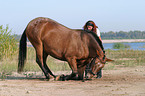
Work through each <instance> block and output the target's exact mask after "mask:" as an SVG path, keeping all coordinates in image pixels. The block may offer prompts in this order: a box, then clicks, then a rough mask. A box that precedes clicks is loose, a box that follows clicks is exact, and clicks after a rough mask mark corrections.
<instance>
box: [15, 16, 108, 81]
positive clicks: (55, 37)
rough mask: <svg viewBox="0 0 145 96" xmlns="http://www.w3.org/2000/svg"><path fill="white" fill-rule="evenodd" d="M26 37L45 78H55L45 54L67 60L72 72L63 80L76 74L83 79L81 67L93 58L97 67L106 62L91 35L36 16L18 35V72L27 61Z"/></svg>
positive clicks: (84, 66) (69, 78) (83, 68)
mask: <svg viewBox="0 0 145 96" xmlns="http://www.w3.org/2000/svg"><path fill="white" fill-rule="evenodd" d="M27 38H28V39H29V41H30V42H31V44H32V45H33V47H34V49H35V51H36V62H37V63H38V65H39V67H40V68H41V70H42V71H43V73H44V75H45V77H46V79H48V80H49V79H50V75H51V76H53V77H54V78H56V76H55V75H54V74H53V73H52V72H51V70H50V68H49V67H48V66H47V64H46V59H47V57H48V55H50V56H52V57H54V58H56V59H59V60H62V61H67V62H68V64H69V66H70V68H71V70H72V73H71V74H70V75H68V76H65V80H71V79H72V78H73V77H76V76H78V77H77V79H78V80H84V70H85V68H86V65H87V64H88V63H89V62H90V61H91V59H92V58H94V59H96V61H98V62H100V64H101V66H100V67H98V68H99V69H101V68H103V66H104V64H105V63H106V61H109V59H108V58H106V56H105V54H104V53H103V51H102V48H101V47H100V46H99V43H98V42H97V41H96V39H95V37H94V36H93V35H92V34H90V33H88V32H86V31H84V30H75V29H70V28H68V27H66V26H64V25H62V24H60V23H58V22H56V21H54V20H52V19H50V18H45V17H38V18H35V19H33V20H31V21H30V22H29V23H28V25H27V27H26V28H25V30H24V32H23V34H22V36H21V39H20V43H19V58H18V73H20V72H22V71H23V68H24V64H25V61H26V51H27ZM96 57H97V58H96Z"/></svg>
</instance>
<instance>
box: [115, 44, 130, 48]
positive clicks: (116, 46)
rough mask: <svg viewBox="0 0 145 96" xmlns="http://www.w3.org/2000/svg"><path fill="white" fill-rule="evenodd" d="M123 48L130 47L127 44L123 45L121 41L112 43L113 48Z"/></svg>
mask: <svg viewBox="0 0 145 96" xmlns="http://www.w3.org/2000/svg"><path fill="white" fill-rule="evenodd" d="M124 48H130V46H129V45H125V44H123V43H114V45H113V49H124Z"/></svg>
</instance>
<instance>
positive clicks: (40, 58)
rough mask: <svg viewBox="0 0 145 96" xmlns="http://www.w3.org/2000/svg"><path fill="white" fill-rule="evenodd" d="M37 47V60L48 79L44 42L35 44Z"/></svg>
mask: <svg viewBox="0 0 145 96" xmlns="http://www.w3.org/2000/svg"><path fill="white" fill-rule="evenodd" d="M35 49H36V62H37V63H38V65H39V67H40V68H41V70H42V71H43V73H44V75H45V76H46V79H49V78H50V77H49V73H48V71H47V69H46V68H45V64H44V63H43V46H42V44H39V45H37V46H35Z"/></svg>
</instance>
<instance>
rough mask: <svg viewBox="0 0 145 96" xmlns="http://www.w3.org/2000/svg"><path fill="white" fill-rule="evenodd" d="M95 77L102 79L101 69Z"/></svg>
mask: <svg viewBox="0 0 145 96" xmlns="http://www.w3.org/2000/svg"><path fill="white" fill-rule="evenodd" d="M96 75H97V77H96V78H98V79H99V78H101V77H102V69H100V70H99V71H98V72H97V73H96Z"/></svg>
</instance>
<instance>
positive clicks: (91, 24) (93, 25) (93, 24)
mask: <svg viewBox="0 0 145 96" xmlns="http://www.w3.org/2000/svg"><path fill="white" fill-rule="evenodd" d="M87 26H92V27H93V30H92V31H93V32H96V28H98V26H96V24H95V23H94V22H93V21H91V20H89V21H88V22H86V24H85V25H84V27H83V28H84V30H88V29H87Z"/></svg>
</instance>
